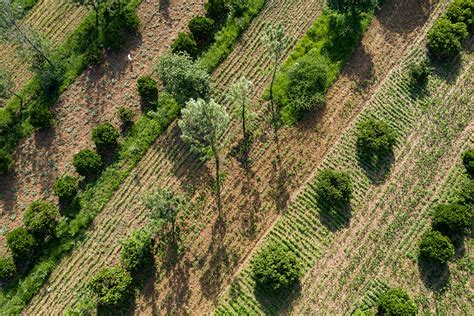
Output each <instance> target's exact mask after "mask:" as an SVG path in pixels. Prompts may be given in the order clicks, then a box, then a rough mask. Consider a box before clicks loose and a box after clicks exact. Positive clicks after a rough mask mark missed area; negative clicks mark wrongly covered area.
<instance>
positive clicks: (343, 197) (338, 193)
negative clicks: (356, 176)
mask: <svg viewBox="0 0 474 316" xmlns="http://www.w3.org/2000/svg"><path fill="white" fill-rule="evenodd" d="M316 194H317V196H318V199H320V200H321V201H322V202H323V203H325V204H326V205H328V206H335V207H342V206H344V205H346V204H348V203H349V201H350V199H351V195H352V183H351V179H350V176H349V175H348V174H347V173H345V172H337V171H334V170H331V169H324V170H322V171H321V172H320V173H319V175H318V177H317V183H316Z"/></svg>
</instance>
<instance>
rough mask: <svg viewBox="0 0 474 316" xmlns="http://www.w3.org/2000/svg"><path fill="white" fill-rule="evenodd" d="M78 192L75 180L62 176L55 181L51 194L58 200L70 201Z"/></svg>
mask: <svg viewBox="0 0 474 316" xmlns="http://www.w3.org/2000/svg"><path fill="white" fill-rule="evenodd" d="M78 190H79V187H78V184H77V179H76V178H75V177H71V176H68V175H63V176H62V177H60V178H58V179H57V180H56V183H55V184H54V186H53V194H54V195H55V196H57V197H58V198H59V199H60V200H64V201H67V202H68V201H71V200H72V199H73V198H74V197H75V196H76V195H77V191H78Z"/></svg>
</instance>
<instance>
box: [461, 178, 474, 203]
mask: <svg viewBox="0 0 474 316" xmlns="http://www.w3.org/2000/svg"><path fill="white" fill-rule="evenodd" d="M459 200H460V201H459V203H460V204H462V205H465V206H467V207H472V206H473V205H474V180H469V181H466V182H465V183H464V184H463V186H462V187H461V190H460V192H459Z"/></svg>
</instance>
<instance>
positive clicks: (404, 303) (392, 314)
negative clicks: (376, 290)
mask: <svg viewBox="0 0 474 316" xmlns="http://www.w3.org/2000/svg"><path fill="white" fill-rule="evenodd" d="M378 312H379V314H380V315H386V316H414V315H416V314H417V313H418V306H417V305H416V303H415V302H414V301H413V300H412V299H411V298H410V296H409V295H408V293H407V292H406V291H405V290H403V289H390V290H388V291H387V293H385V294H383V295H382V296H381V297H380V301H379V306H378Z"/></svg>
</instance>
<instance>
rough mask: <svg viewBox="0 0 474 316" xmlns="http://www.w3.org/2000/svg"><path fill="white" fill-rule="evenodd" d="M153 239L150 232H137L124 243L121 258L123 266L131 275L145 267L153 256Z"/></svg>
mask: <svg viewBox="0 0 474 316" xmlns="http://www.w3.org/2000/svg"><path fill="white" fill-rule="evenodd" d="M151 251H152V238H151V233H150V231H148V230H137V231H134V232H132V234H131V235H130V237H129V238H128V239H126V240H125V241H123V243H122V251H121V253H120V258H121V262H122V266H123V267H124V268H125V269H126V270H127V271H129V272H130V273H133V272H137V270H138V269H140V268H143V267H145V264H146V263H147V261H149V260H150V258H151V255H152V252H151Z"/></svg>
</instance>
